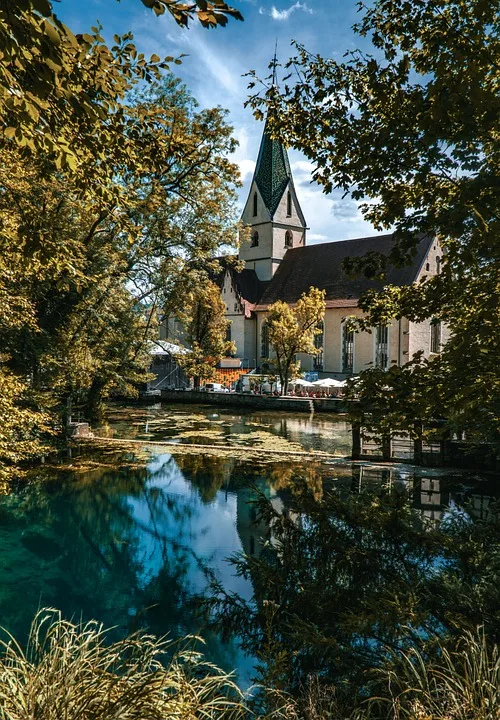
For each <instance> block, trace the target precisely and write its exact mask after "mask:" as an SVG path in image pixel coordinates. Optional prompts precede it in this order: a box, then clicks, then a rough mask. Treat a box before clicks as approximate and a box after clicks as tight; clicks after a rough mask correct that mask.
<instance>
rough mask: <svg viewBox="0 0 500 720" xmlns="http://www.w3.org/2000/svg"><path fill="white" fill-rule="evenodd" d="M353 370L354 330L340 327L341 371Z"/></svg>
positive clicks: (350, 371) (349, 372)
mask: <svg viewBox="0 0 500 720" xmlns="http://www.w3.org/2000/svg"><path fill="white" fill-rule="evenodd" d="M353 371H354V330H347V328H345V327H344V328H342V372H343V373H348V374H352V372H353Z"/></svg>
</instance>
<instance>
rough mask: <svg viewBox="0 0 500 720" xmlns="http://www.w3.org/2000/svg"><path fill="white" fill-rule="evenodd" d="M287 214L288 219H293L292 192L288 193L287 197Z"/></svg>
mask: <svg viewBox="0 0 500 720" xmlns="http://www.w3.org/2000/svg"><path fill="white" fill-rule="evenodd" d="M286 214H287V217H292V193H291V192H290V190H289V191H288V193H287V196H286Z"/></svg>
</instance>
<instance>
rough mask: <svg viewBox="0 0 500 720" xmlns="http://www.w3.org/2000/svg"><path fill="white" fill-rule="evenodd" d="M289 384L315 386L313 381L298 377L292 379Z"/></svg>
mask: <svg viewBox="0 0 500 720" xmlns="http://www.w3.org/2000/svg"><path fill="white" fill-rule="evenodd" d="M289 385H295V386H297V385H298V386H299V387H306V388H312V387H314V385H313V383H311V382H308V381H307V380H303V379H302V378H298V380H290V382H289Z"/></svg>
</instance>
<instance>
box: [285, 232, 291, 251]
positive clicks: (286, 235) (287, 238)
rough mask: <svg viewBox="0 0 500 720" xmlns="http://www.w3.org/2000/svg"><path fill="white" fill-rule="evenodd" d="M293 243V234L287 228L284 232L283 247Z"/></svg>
mask: <svg viewBox="0 0 500 720" xmlns="http://www.w3.org/2000/svg"><path fill="white" fill-rule="evenodd" d="M292 245H293V235H292V233H291V231H290V230H287V231H286V233H285V247H292Z"/></svg>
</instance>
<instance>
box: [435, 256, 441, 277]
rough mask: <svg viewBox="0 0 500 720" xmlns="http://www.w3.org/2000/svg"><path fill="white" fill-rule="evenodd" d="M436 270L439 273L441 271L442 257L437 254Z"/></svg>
mask: <svg viewBox="0 0 500 720" xmlns="http://www.w3.org/2000/svg"><path fill="white" fill-rule="evenodd" d="M436 272H437V274H438V275H439V274H440V272H441V258H440V257H439V255H436Z"/></svg>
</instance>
